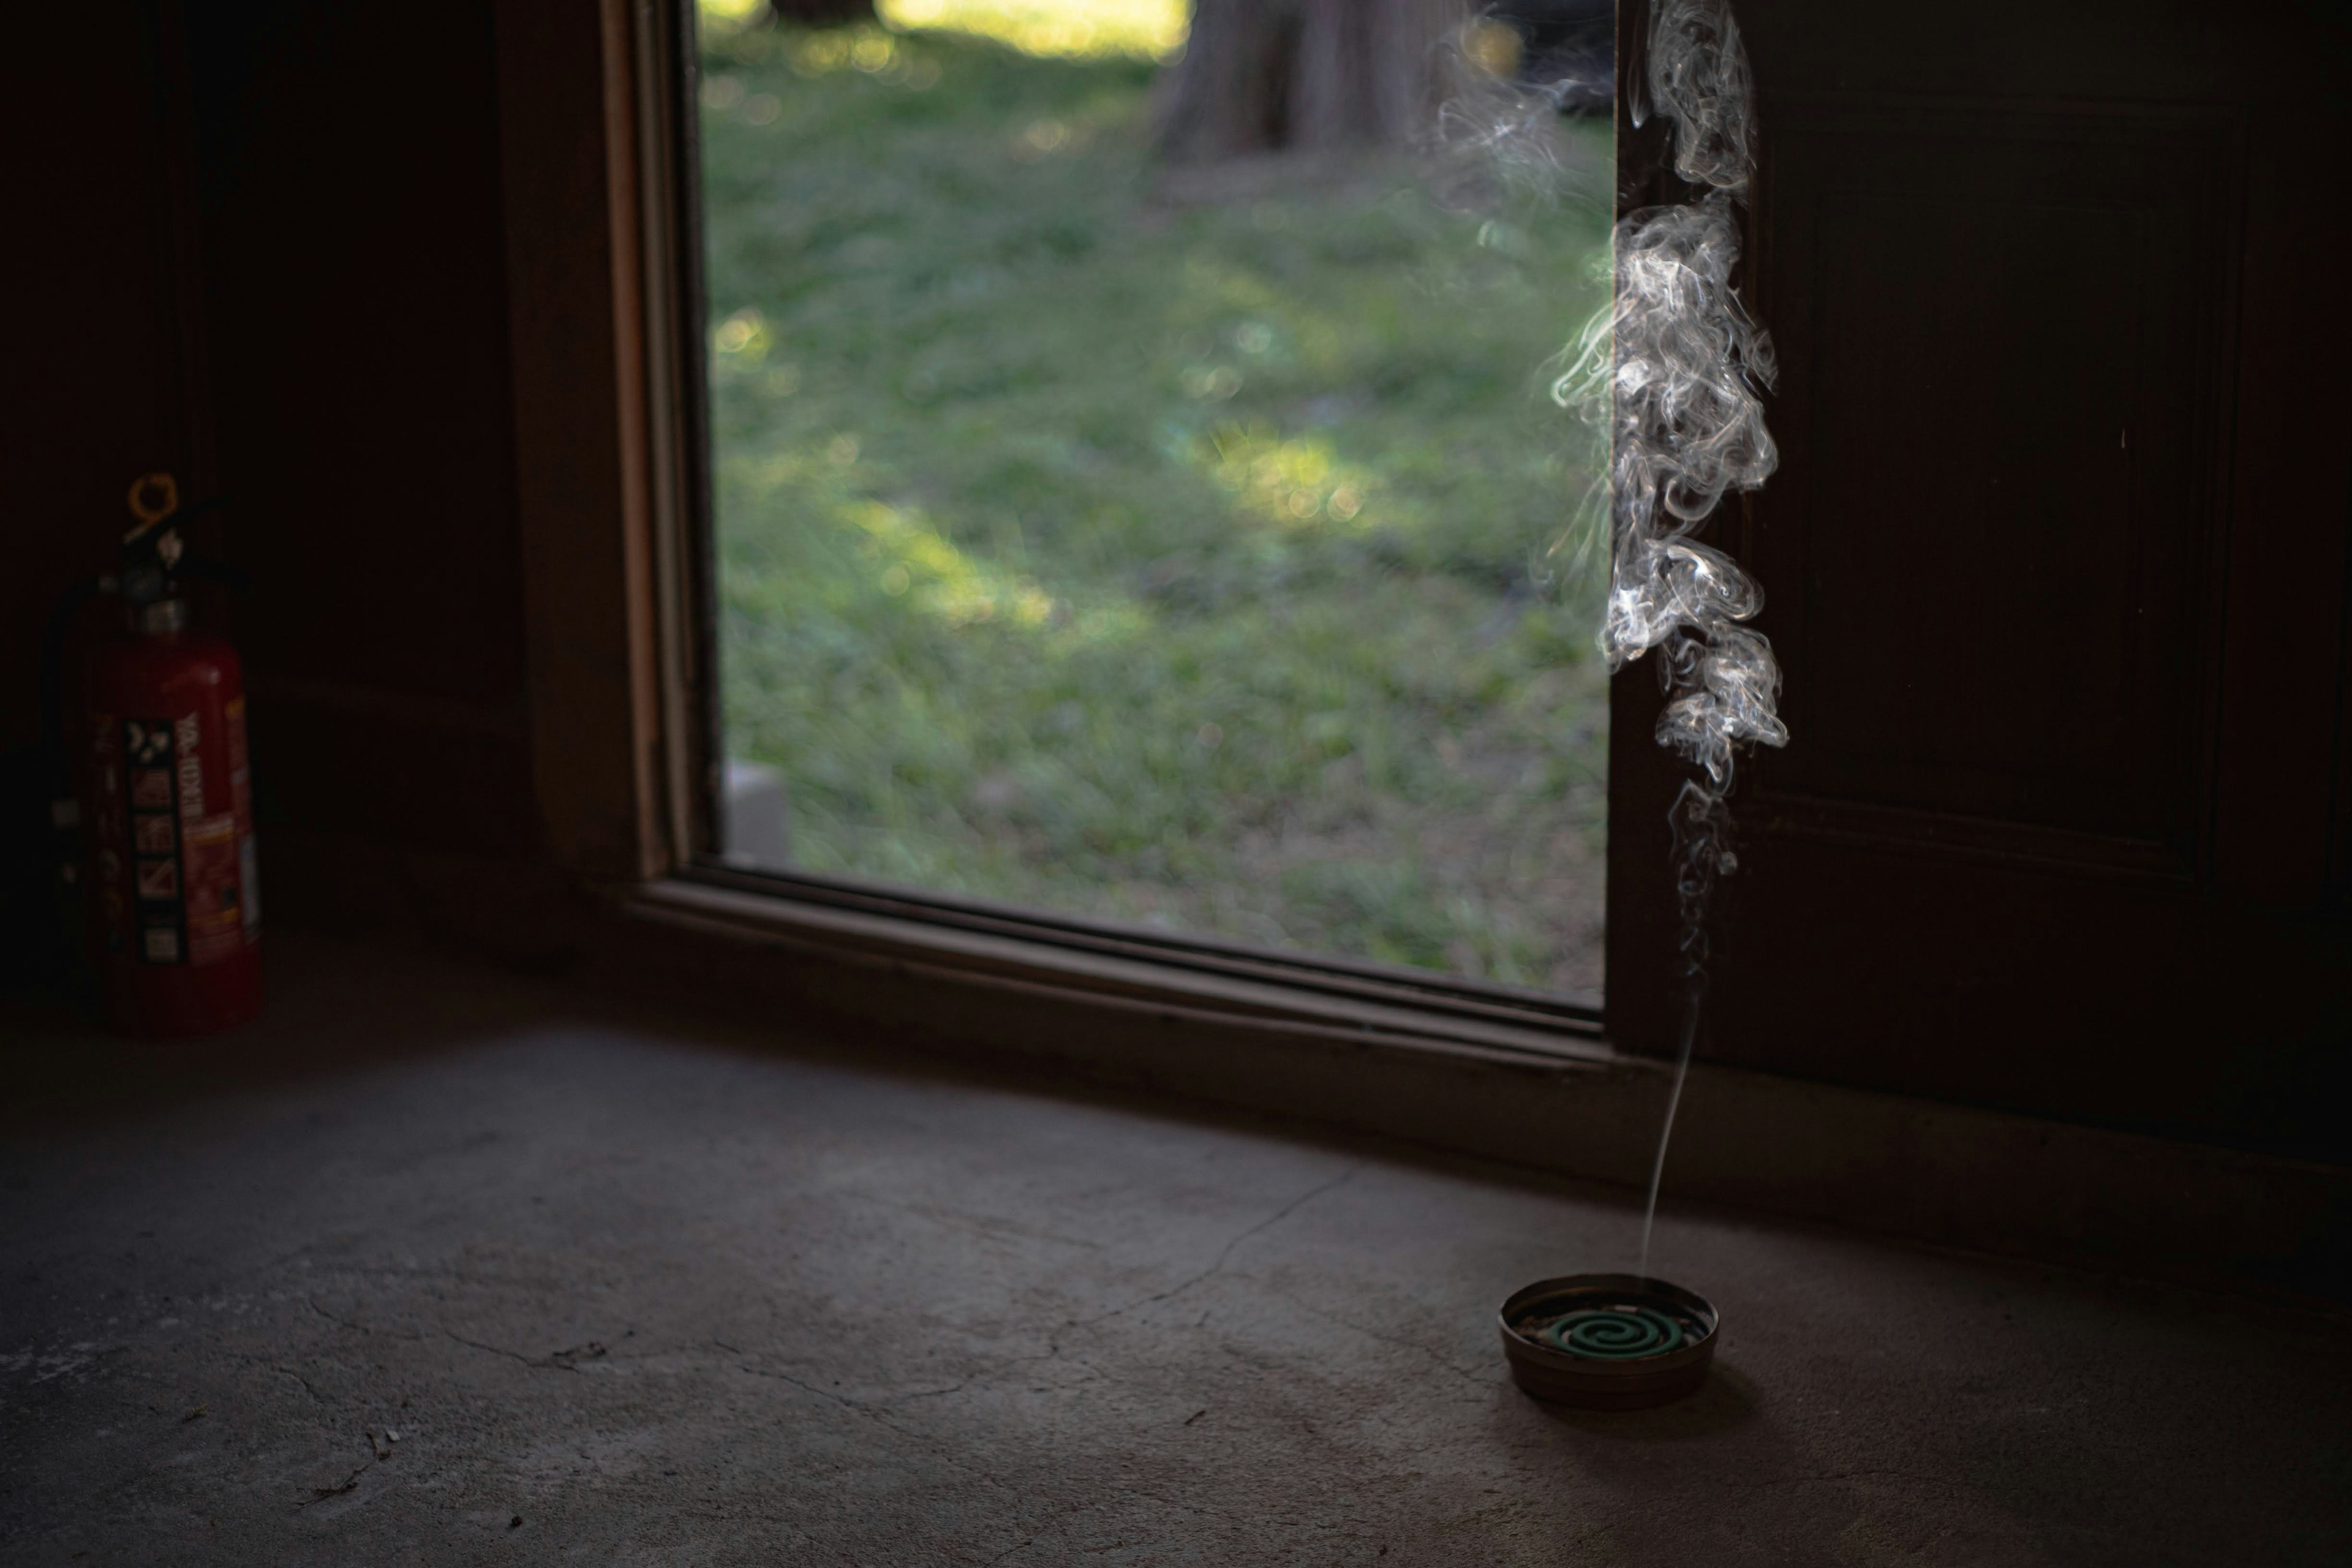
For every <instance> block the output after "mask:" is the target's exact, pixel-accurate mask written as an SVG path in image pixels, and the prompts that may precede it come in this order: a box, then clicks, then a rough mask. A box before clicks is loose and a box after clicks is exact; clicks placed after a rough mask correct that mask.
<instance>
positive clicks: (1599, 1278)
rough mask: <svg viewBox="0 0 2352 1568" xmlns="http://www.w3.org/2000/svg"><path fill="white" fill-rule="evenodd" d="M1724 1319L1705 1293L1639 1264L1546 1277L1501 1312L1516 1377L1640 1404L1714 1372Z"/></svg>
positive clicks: (1553, 1395) (1541, 1391)
mask: <svg viewBox="0 0 2352 1568" xmlns="http://www.w3.org/2000/svg"><path fill="white" fill-rule="evenodd" d="M1720 1323H1721V1320H1720V1319H1719V1318H1718V1317H1717V1313H1716V1310H1715V1307H1714V1305H1713V1304H1712V1303H1711V1302H1709V1301H1708V1300H1706V1297H1704V1296H1700V1295H1697V1294H1696V1293H1694V1292H1692V1291H1689V1290H1685V1289H1683V1288H1682V1287H1681V1286H1679V1285H1670V1284H1668V1283H1667V1282H1666V1281H1664V1279H1643V1278H1642V1277H1640V1276H1639V1275H1634V1274H1567V1275H1562V1276H1561V1277H1560V1278H1559V1279H1539V1280H1538V1281H1537V1282H1536V1283H1535V1284H1533V1285H1530V1286H1528V1287H1527V1288H1526V1289H1522V1290H1518V1291H1516V1292H1514V1293H1513V1294H1512V1296H1511V1298H1510V1299H1509V1300H1507V1301H1505V1302H1504V1303H1503V1310H1502V1311H1501V1313H1500V1314H1499V1315H1498V1316H1497V1318H1496V1328H1497V1329H1499V1330H1500V1331H1501V1332H1502V1336H1503V1355H1504V1357H1505V1358H1506V1359H1507V1361H1508V1362H1509V1363H1510V1368H1511V1381H1512V1382H1514V1383H1516V1384H1518V1385H1519V1387H1520V1388H1521V1389H1522V1390H1524V1391H1525V1392H1527V1393H1528V1394H1533V1395H1534V1396H1535V1397H1536V1398H1538V1399H1546V1400H1550V1401H1551V1402H1553V1403H1554V1404H1559V1405H1580V1406H1582V1407H1583V1408H1585V1409H1587V1410H1641V1409H1644V1408H1646V1407H1648V1406H1650V1405H1664V1404H1665V1403H1667V1402H1668V1401H1669V1400H1675V1399H1680V1398H1681V1397H1682V1396H1683V1395H1684V1394H1688V1393H1690V1392H1691V1391H1692V1390H1693V1389H1695V1388H1696V1387H1697V1386H1698V1385H1699V1384H1701V1383H1703V1382H1705V1381H1706V1368H1707V1363H1709V1362H1711V1361H1713V1360H1714V1359H1715V1341H1716V1332H1717V1328H1718V1327H1719V1326H1720Z"/></svg>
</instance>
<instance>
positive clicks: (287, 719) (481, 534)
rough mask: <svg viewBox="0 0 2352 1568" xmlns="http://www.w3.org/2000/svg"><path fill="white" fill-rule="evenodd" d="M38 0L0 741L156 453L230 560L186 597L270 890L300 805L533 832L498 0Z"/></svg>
mask: <svg viewBox="0 0 2352 1568" xmlns="http://www.w3.org/2000/svg"><path fill="white" fill-rule="evenodd" d="M41 9H42V10H43V11H44V12H45V13H47V15H46V16H42V17H40V18H39V19H38V20H37V21H35V22H34V24H33V26H34V29H35V31H36V34H37V36H36V37H32V38H31V39H29V40H26V41H25V42H24V44H23V47H12V48H11V49H10V50H9V51H7V64H6V66H5V97H6V98H7V100H8V101H9V105H10V110H9V112H10V115H11V119H12V121H14V122H15V123H16V134H14V135H12V136H11V137H10V139H9V148H10V152H9V154H8V165H9V189H10V193H11V219H12V221H11V227H12V229H13V230H14V232H15V234H16V237H17V241H18V242H17V243H15V244H12V245H11V247H10V250H11V258H12V259H11V268H12V271H14V272H15V275H16V280H17V284H18V290H19V292H18V298H19V300H21V301H26V302H29V304H30V308H19V309H15V310H11V311H10V312H9V322H10V325H9V335H10V340H11V341H10V350H9V354H8V372H7V375H6V377H5V381H6V384H7V387H8V393H7V395H8V398H9V416H8V417H7V418H5V420H0V444H5V445H0V454H5V458H0V460H5V470H0V471H5V475H6V479H5V485H6V503H7V511H8V514H9V519H8V527H9V533H10V540H9V543H8V545H7V547H6V548H7V570H6V571H5V573H0V679H5V682H6V686H5V693H0V748H5V749H6V750H7V751H10V752H19V751H20V750H21V749H22V748H25V747H27V746H29V745H31V744H32V743H33V742H34V741H35V739H36V734H35V731H36V718H35V714H36V706H37V705H36V703H35V701H34V692H35V668H36V650H37V646H38V642H39V638H40V633H41V627H42V624H43V622H44V621H45V619H46V618H47V614H48V611H49V607H50V605H52V604H53V603H54V602H55V600H56V598H57V596H58V594H59V592H60V591H61V590H62V589H63V588H64V587H65V586H66V584H68V583H69V582H71V581H72V580H73V579H75V578H77V577H79V576H85V575H88V574H93V573H96V572H99V571H101V570H104V569H105V568H106V567H107V566H108V565H109V563H110V560H111V552H112V544H113V542H114V540H115V539H116V538H117V537H118V536H119V535H120V534H121V531H122V530H123V529H124V528H125V527H126V526H127V525H128V523H129V521H130V519H129V517H128V515H127V512H126V510H125V506H124V495H125V491H126V489H127V488H128V486H129V484H130V482H131V479H134V478H135V477H136V476H138V475H139V474H142V473H144V472H147V471H150V470H153V469H159V468H161V469H170V470H172V471H173V472H174V473H176V474H177V475H178V476H179V478H180V479H181V482H182V487H183V498H184V500H195V499H199V498H201V497H204V496H208V495H218V496H222V497H225V498H226V500H227V502H228V505H227V506H226V508H225V509H224V510H222V511H221V512H220V513H219V514H218V515H217V518H216V519H215V520H208V521H205V523H204V524H202V525H200V527H199V528H198V530H197V533H198V539H197V543H198V544H199V546H200V547H203V548H205V549H207V550H209V551H211V552H217V553H219V554H222V555H224V556H226V558H227V559H229V560H230V561H232V562H234V563H236V564H238V565H240V566H242V567H244V568H245V569H246V570H247V571H248V572H249V573H251V574H252V576H253V579H254V586H253V588H252V590H251V592H250V593H248V594H246V595H241V596H240V597H239V598H237V599H236V602H234V603H228V602H225V601H224V602H209V603H206V604H205V605H204V610H205V616H206V617H207V618H208V619H211V620H214V621H215V622H217V623H219V624H221V625H222V626H223V628H224V629H226V630H228V631H229V632H230V633H231V634H232V636H233V637H234V638H235V640H236V645H237V647H238V650H239V652H240V654H241V656H242V657H243V659H244V661H245V666H246V675H247V685H248V688H249V689H250V691H251V695H252V712H253V729H252V735H253V745H254V750H255V754H256V775H257V782H258V786H259V791H260V795H259V801H258V805H259V808H260V814H261V826H262V827H263V830H264V834H265V837H264V844H265V846H266V848H265V853H269V854H272V856H273V858H272V864H271V868H270V869H271V873H272V875H271V878H270V881H271V886H272V889H273V890H274V891H277V892H279V893H281V894H283V893H288V892H291V891H293V890H295V889H299V888H300V887H302V886H304V885H305V883H306V877H305V873H306V871H307V870H308V869H309V868H306V867H304V866H301V865H299V864H296V863H294V862H293V861H292V860H290V859H289V852H290V849H291V847H292V846H294V845H296V844H299V843H300V842H302V837H301V836H303V835H306V834H316V835H321V836H332V837H337V838H340V839H342V840H345V841H362V842H367V843H373V844H380V845H389V846H429V847H433V848H435V849H440V850H450V851H456V852H459V853H465V854H471V855H477V856H491V857H505V858H517V857H530V856H532V855H534V854H536V853H537V852H538V847H539V843H540V840H541V832H540V827H539V824H538V821H537V815H536V808H535V806H534V805H533V797H532V793H531V776H530V746H529V735H528V698H529V680H528V671H527V668H526V661H525V646H524V617H523V614H522V595H523V584H522V568H521V560H522V554H521V548H520V531H519V521H518V520H519V506H518V499H517V494H516V478H515V458H514V418H515V416H514V411H513V400H512V395H511V376H510V374H509V363H508V361H509V354H508V344H509V335H508V310H507V300H508V292H507V273H506V261H507V234H506V205H505V202H504V200H503V194H502V191H501V174H500V167H501V165H500V160H499V119H498V107H499V106H498V96H497V92H496V80H497V72H496V66H497V58H496V48H495V44H496V40H495V36H494V17H493V10H492V7H491V6H490V5H488V4H485V3H483V0H418V3H415V4H411V5H402V6H398V7H393V8H385V7H381V6H374V7H353V6H320V5H296V4H291V3H290V0H275V3H259V0H245V3H240V4H216V5H188V6H182V5H179V4H178V3H177V0H150V3H148V4H145V5H130V6H100V7H94V8H92V7H44V8H41ZM27 239H30V240H32V241H33V242H32V243H25V241H26V240H27ZM106 614H107V612H106V611H104V610H103V609H100V610H95V611H92V612H91V613H90V614H89V616H86V617H85V624H84V626H83V627H82V630H83V632H84V634H85V635H89V634H90V633H94V632H96V631H98V630H100V629H102V626H103V621H104V617H105V616H106ZM289 830H290V831H291V833H292V834H293V835H294V837H290V838H289V837H288V834H289ZM276 907H277V909H278V912H279V913H281V914H283V913H291V912H295V911H294V910H292V909H290V908H289V905H288V903H287V901H286V900H285V899H283V898H281V899H279V900H276Z"/></svg>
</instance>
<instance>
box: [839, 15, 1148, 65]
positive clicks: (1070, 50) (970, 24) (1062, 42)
mask: <svg viewBox="0 0 2352 1568" xmlns="http://www.w3.org/2000/svg"><path fill="white" fill-rule="evenodd" d="M877 9H878V10H879V11H880V13H881V16H882V19H883V20H884V21H885V22H887V23H888V24H889V25H890V26H893V27H898V28H902V29H906V30H908V31H912V30H914V29H917V28H937V29H939V30H940V31H942V32H950V33H967V34H970V35H971V36H972V37H982V38H992V39H994V40H995V41H996V42H998V43H1002V44H1009V45H1011V46H1012V47H1014V48H1016V49H1019V50H1020V51H1021V52H1022V53H1024V54H1028V55H1044V56H1061V57H1066V58H1080V59H1085V58H1100V57H1102V56H1105V55H1118V56H1125V57H1128V58H1134V59H1147V60H1164V59H1167V58H1170V57H1171V56H1172V55H1173V54H1175V52H1176V51H1177V50H1178V49H1180V48H1181V47H1183V44H1184V33H1185V29H1186V26H1187V24H1188V23H1189V21H1190V19H1191V15H1192V7H1191V6H1190V5H1187V4H1186V3H1185V0H880V3H879V5H878V6H877Z"/></svg>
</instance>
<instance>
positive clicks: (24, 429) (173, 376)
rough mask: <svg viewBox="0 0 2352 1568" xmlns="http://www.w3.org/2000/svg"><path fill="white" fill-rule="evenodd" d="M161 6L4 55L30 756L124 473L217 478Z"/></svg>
mask: <svg viewBox="0 0 2352 1568" xmlns="http://www.w3.org/2000/svg"><path fill="white" fill-rule="evenodd" d="M157 20H158V18H157V17H156V16H155V15H154V14H153V13H152V10H146V11H142V10H141V9H139V8H136V7H127V6H102V7H95V8H91V9H89V10H88V11H87V12H79V11H78V12H77V13H76V15H75V16H74V18H73V26H72V27H71V28H70V29H69V30H68V29H65V28H62V27H54V26H51V27H45V26H43V25H42V24H41V23H40V22H36V23H35V24H34V26H33V27H32V28H31V29H30V31H31V34H32V36H31V37H27V38H23V39H21V40H20V42H19V43H18V44H16V45H15V46H12V47H10V48H9V49H8V50H6V51H5V53H0V58H5V62H6V64H5V77H0V100H5V104H0V114H5V121H0V124H5V127H6V130H7V137H6V145H7V148H8V153H7V155H6V183H5V190H6V192H7V210H8V223H7V227H8V230H9V241H8V245H7V258H8V261H7V270H8V275H9V295H10V302H9V306H8V309H7V310H6V311H5V328H0V331H5V339H0V342H5V371H4V372H0V400H5V401H0V410H5V414H0V505H5V529H6V532H5V541H6V542H5V545H0V562H5V569H0V751H6V752H17V751H20V750H21V749H23V748H27V747H30V746H31V745H32V744H33V743H34V742H35V740H36V738H37V724H38V712H39V708H38V704H37V700H36V669H37V654H38V650H39V647H40V641H41V635H42V630H43V626H44V624H45V622H46V621H47V616H48V614H49V610H50V607H51V605H53V604H54V603H55V601H56V599H57V597H58V594H59V593H60V592H61V591H62V590H63V589H64V588H65V587H66V585H67V584H69V583H71V582H73V581H75V580H76V579H77V578H81V577H87V576H91V575H94V574H97V573H99V572H101V571H103V570H105V569H106V568H107V567H108V566H109V565H110V563H111V562H112V559H113V551H112V543H113V541H114V540H115V539H116V538H118V537H119V536H120V535H121V532H122V531H123V530H124V529H126V528H128V527H129V526H131V516H130V514H129V511H128V510H127V508H126V507H125V504H124V500H125V496H126V494H127V492H128V490H129V488H130V485H131V480H133V479H136V478H138V477H139V476H140V475H142V474H143V473H148V472H152V471H154V470H157V469H169V470H172V471H173V472H175V473H177V474H178V475H179V476H180V478H181V479H182V480H183V482H184V483H186V482H191V481H193V482H194V483H195V484H198V485H201V484H203V483H205V482H206V477H205V476H206V473H207V469H208V465H207V463H206V462H205V455H204V448H205V440H204V432H203V430H202V429H201V428H200V427H199V426H198V424H197V419H198V416H200V414H201V411H202V407H203V400H202V398H201V396H200V395H198V394H199V384H200V374H201V366H200V364H199V363H197V343H196V328H197V325H198V323H197V321H196V320H195V315H196V314H197V312H196V311H195V310H193V309H191V307H192V306H193V305H194V300H193V299H192V298H191V297H189V296H188V293H187V290H186V289H185V287H184V286H185V285H186V284H187V283H188V282H189V280H190V279H189V277H188V272H187V267H186V263H187V262H188V261H189V260H190V259H192V251H190V250H189V249H188V248H187V247H184V244H182V243H177V241H178V233H177V231H178V228H179V225H178V224H177V223H175V219H176V218H184V216H186V213H185V212H184V207H185V205H186V203H187V200H188V196H189V191H188V188H187V187H188V179H187V174H188V167H187V163H186V161H185V160H184V158H180V157H178V156H176V153H178V152H179V149H178V148H177V147H176V146H175V144H174V141H173V138H172V137H170V136H169V135H168V134H167V133H166V132H167V124H168V121H170V119H171V118H172V117H173V116H174V115H175V114H176V113H178V112H180V111H182V110H184V103H182V102H178V101H175V100H173V96H172V94H171V93H170V92H169V90H168V87H169V79H168V78H166V77H165V76H164V75H163V73H162V72H161V70H160V69H159V64H160V57H161V55H162V54H163V52H164V51H165V50H166V49H167V48H168V47H170V40H168V39H166V38H164V37H161V36H159V30H158V27H157V25H156V24H157Z"/></svg>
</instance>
